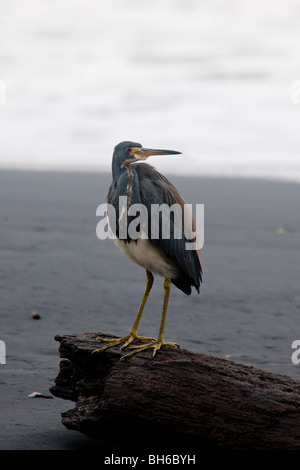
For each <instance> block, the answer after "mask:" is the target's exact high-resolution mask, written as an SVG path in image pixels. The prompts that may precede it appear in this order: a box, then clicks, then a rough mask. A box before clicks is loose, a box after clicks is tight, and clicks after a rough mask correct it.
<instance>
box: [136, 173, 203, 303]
mask: <svg viewBox="0 0 300 470" xmlns="http://www.w3.org/2000/svg"><path fill="white" fill-rule="evenodd" d="M136 166H137V168H136V169H137V171H138V173H139V191H140V198H141V202H142V203H143V204H144V205H145V206H146V207H147V210H148V238H149V240H150V241H151V243H152V244H153V245H155V246H157V247H159V248H161V250H162V251H163V252H164V253H165V254H166V255H167V256H168V257H169V258H170V259H172V261H173V262H174V263H175V264H176V265H177V266H178V268H179V269H180V278H179V279H177V280H176V279H174V280H172V282H173V283H174V284H175V285H176V286H177V287H178V288H180V289H181V290H183V291H184V292H185V293H187V294H190V293H191V285H193V286H195V288H196V289H197V291H198V292H199V287H200V283H201V281H202V267H201V261H200V260H201V255H202V253H201V250H200V249H193V250H190V249H187V243H190V242H191V241H192V240H191V235H189V233H188V230H190V232H191V231H193V232H194V233H195V231H196V230H195V223H194V221H193V218H192V214H191V213H190V212H185V220H184V218H183V211H186V210H187V207H186V206H185V207H184V205H185V204H186V203H185V201H184V199H183V198H182V196H181V195H180V193H179V192H178V191H177V189H176V188H175V187H174V186H173V185H172V184H171V183H170V182H169V181H168V180H167V179H166V178H165V177H164V176H163V175H161V174H160V173H159V172H158V171H156V170H155V169H154V168H153V167H150V165H147V164H138V165H136ZM144 166H145V167H144ZM143 167H144V168H143ZM146 167H150V168H151V171H148V170H149V169H148V168H146ZM162 204H166V205H167V206H169V207H171V206H173V205H174V204H175V206H173V208H174V209H175V210H174V212H173V211H169V212H168V211H166V212H162V211H158V208H159V206H161V205H162ZM161 207H163V206H161ZM158 212H160V213H159V214H158ZM163 214H165V215H166V216H168V215H169V214H170V217H169V223H170V230H168V228H169V227H168V222H167V223H166V219H164V216H163ZM158 215H159V217H158ZM153 220H154V221H155V222H157V223H158V226H156V227H154V230H153ZM156 225H157V224H156ZM151 228H152V230H151ZM155 229H156V230H155ZM164 229H166V232H165V233H163V231H164ZM194 241H195V240H194Z"/></svg>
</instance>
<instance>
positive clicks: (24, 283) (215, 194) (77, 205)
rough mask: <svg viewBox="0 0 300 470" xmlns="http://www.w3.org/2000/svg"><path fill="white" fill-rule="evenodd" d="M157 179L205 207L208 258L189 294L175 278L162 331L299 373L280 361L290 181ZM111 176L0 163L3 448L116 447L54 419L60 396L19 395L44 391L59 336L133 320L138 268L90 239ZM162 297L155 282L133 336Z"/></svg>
mask: <svg viewBox="0 0 300 470" xmlns="http://www.w3.org/2000/svg"><path fill="white" fill-rule="evenodd" d="M166 176H168V178H169V179H170V180H171V181H172V182H173V183H174V184H175V186H177V187H178V189H179V190H180V191H181V193H182V195H183V196H184V198H185V199H186V201H187V202H189V203H193V204H196V203H202V204H204V205H205V242H204V254H205V258H206V263H207V267H206V268H205V270H204V282H203V285H202V288H201V294H200V296H198V295H197V293H196V292H195V291H194V292H193V294H192V295H191V296H190V297H189V296H186V295H184V294H183V293H182V292H181V291H179V290H178V289H176V288H175V287H173V288H172V292H171V298H170V303H169V310H168V317H167V326H166V340H167V341H175V342H178V343H179V344H180V346H181V347H182V348H186V349H189V350H191V351H194V352H199V353H204V354H211V355H215V356H217V357H221V358H228V359H231V360H233V361H236V362H239V363H243V364H248V365H252V366H254V367H258V368H261V369H264V370H268V371H270V372H274V373H277V374H284V375H288V376H290V377H293V378H296V379H300V365H298V366H297V365H295V364H293V363H292V360H291V355H292V352H293V350H292V349H291V344H292V342H293V341H294V340H295V339H300V320H299V315H300V283H299V280H300V219H299V201H300V185H299V184H297V183H292V182H277V181H267V180H251V179H235V178H222V179H221V178H201V177H200V178H196V177H190V178H188V177H179V176H174V177H173V176H171V175H166ZM110 181H111V176H110V175H109V174H101V173H98V174H97V173H96V174H88V173H55V172H52V173H51V172H50V173H46V172H45V173H43V172H31V171H27V172H22V171H1V173H0V192H1V193H0V195H1V208H0V224H1V225H0V226H1V231H0V251H1V262H0V279H1V283H0V291H1V297H0V340H2V341H4V342H5V344H6V364H0V400H1V407H0V422H1V426H0V449H1V450H46V449H50V450H61V449H70V450H72V449H79V450H89V449H97V450H99V451H100V450H101V449H108V452H109V451H110V450H113V449H114V446H113V445H110V444H109V443H103V444H101V443H99V442H97V441H94V440H92V439H88V438H86V437H85V436H83V435H81V434H79V433H77V432H75V431H68V430H67V429H65V428H64V426H63V425H62V424H61V417H60V414H61V412H62V411H65V410H68V409H70V408H72V407H73V404H72V403H71V402H68V401H63V400H61V399H59V398H54V397H53V398H52V399H47V398H29V397H28V395H29V394H31V393H32V392H35V391H37V392H40V393H42V394H46V395H50V392H49V387H51V386H52V385H53V381H54V379H55V377H56V376H57V374H58V371H59V362H60V358H59V354H58V346H59V345H58V343H57V342H56V341H55V340H54V336H55V335H56V334H60V335H62V334H74V333H83V332H98V331H101V332H106V333H112V334H117V335H119V334H125V333H127V332H128V331H129V328H130V327H131V324H132V322H133V319H134V317H135V314H136V311H137V308H138V305H139V302H140V300H141V296H142V292H143V290H144V282H145V274H144V271H143V269H142V268H139V267H138V266H136V265H134V264H133V263H131V262H130V261H129V260H127V259H126V258H125V257H124V256H123V255H122V254H120V253H119V252H118V251H117V249H116V247H115V245H114V243H113V241H112V240H109V239H107V240H102V241H101V240H99V239H98V238H97V237H96V225H97V222H98V220H99V219H98V218H97V217H96V208H97V206H98V205H99V204H102V203H104V202H105V196H106V192H107V188H108V186H109V184H110ZM162 296H163V290H162V280H161V279H160V278H156V279H155V284H154V287H153V292H152V293H151V297H150V298H149V302H148V304H147V306H146V309H145V312H144V315H143V317H142V321H141V325H140V330H139V332H140V333H141V334H145V335H147V336H152V335H155V336H156V335H157V330H158V326H159V319H160V311H161V305H162V298H163V297H162ZM33 311H36V312H37V313H38V315H39V316H40V319H33V318H32V312H33ZM159 354H163V351H161V352H160V353H159ZM101 446H102V447H101Z"/></svg>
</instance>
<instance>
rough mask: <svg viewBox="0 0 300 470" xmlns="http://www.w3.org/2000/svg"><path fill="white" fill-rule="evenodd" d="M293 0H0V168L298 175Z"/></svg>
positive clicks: (299, 114) (298, 13)
mask: <svg viewBox="0 0 300 470" xmlns="http://www.w3.org/2000/svg"><path fill="white" fill-rule="evenodd" d="M299 20H300V4H299V2H298V1H297V0H272V1H271V0H264V1H263V2H262V1H261V0H223V1H221V0H51V1H50V0H26V2H24V1H23V0H3V1H2V2H1V3H0V168H17V169H39V170H51V169H61V170H72V171H73V170H85V171H102V170H110V165H111V155H112V151H113V147H114V146H115V145H116V144H117V143H118V142H120V141H122V140H133V141H137V142H141V143H142V144H143V145H145V146H147V147H154V148H155V147H156V148H170V149H175V150H179V151H181V152H182V155H181V156H173V157H170V156H164V157H152V159H151V163H152V164H153V165H154V166H156V167H157V168H158V169H159V170H160V171H163V172H167V173H175V174H186V175H188V174H193V175H198V174H199V175H213V176H215V175H219V176H220V175H221V176H247V177H263V178H276V179H278V178H279V179H289V180H294V181H300V159H299V153H300V132H299V126H300V54H299V52H300V28H299Z"/></svg>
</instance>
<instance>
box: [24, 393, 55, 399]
mask: <svg viewBox="0 0 300 470" xmlns="http://www.w3.org/2000/svg"><path fill="white" fill-rule="evenodd" d="M37 397H38V398H53V397H52V395H43V394H42V393H40V392H32V393H30V394H29V395H28V398H37Z"/></svg>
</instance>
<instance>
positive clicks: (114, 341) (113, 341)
mask: <svg viewBox="0 0 300 470" xmlns="http://www.w3.org/2000/svg"><path fill="white" fill-rule="evenodd" d="M152 285H153V274H152V273H150V271H146V288H145V292H144V295H143V298H142V301H141V304H140V307H139V309H138V313H137V315H136V317H135V320H134V323H133V325H132V328H131V330H130V333H128V335H126V336H123V337H122V338H110V339H103V338H99V339H100V340H101V341H107V342H109V344H107V345H106V346H104V347H103V348H100V349H95V351H93V353H95V352H102V351H105V349H108V348H111V347H113V346H118V345H119V344H122V343H124V344H123V345H122V346H121V349H125V348H127V346H128V345H129V344H130V343H132V341H134V340H139V341H152V342H153V341H156V340H155V338H149V337H148V336H138V335H137V329H138V326H139V323H140V319H141V316H142V313H143V310H144V307H145V305H146V302H147V299H148V296H149V293H150V291H151V288H152ZM97 339H98V338H97Z"/></svg>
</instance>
